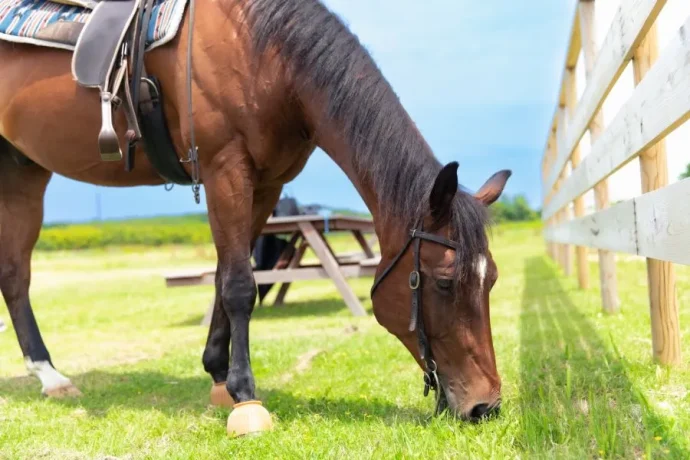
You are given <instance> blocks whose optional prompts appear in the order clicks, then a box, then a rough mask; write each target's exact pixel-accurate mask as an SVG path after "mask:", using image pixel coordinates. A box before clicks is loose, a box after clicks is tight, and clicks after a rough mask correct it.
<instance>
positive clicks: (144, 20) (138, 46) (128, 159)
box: [125, 0, 153, 171]
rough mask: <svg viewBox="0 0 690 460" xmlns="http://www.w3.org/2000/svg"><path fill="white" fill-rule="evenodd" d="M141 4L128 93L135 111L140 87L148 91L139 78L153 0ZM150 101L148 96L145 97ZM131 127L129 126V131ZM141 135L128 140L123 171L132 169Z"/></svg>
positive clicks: (135, 31)
mask: <svg viewBox="0 0 690 460" xmlns="http://www.w3.org/2000/svg"><path fill="white" fill-rule="evenodd" d="M142 1H143V4H142V6H141V7H140V8H139V12H138V14H137V19H136V24H135V28H134V31H133V37H132V38H133V44H132V79H131V82H130V93H131V95H132V107H133V108H134V110H135V111H137V110H138V107H139V98H140V91H141V89H142V86H143V87H144V91H147V90H148V86H147V85H142V82H141V78H142V73H143V71H144V53H145V50H146V37H147V36H148V29H149V22H150V20H151V12H152V10H153V0H142ZM147 96H148V99H149V100H150V98H151V96H150V94H148V95H147ZM131 128H132V127H131V126H130V129H131ZM140 135H141V133H136V136H134V138H132V139H129V142H128V144H127V153H126V155H125V170H127V171H131V170H132V169H134V149H135V146H136V143H137V141H139V139H140Z"/></svg>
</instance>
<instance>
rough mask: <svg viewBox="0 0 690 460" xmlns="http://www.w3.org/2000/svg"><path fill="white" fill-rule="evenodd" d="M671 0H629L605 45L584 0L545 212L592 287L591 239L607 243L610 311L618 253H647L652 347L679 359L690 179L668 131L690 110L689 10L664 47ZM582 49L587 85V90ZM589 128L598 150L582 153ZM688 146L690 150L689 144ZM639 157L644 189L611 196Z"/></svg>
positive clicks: (563, 259)
mask: <svg viewBox="0 0 690 460" xmlns="http://www.w3.org/2000/svg"><path fill="white" fill-rule="evenodd" d="M599 1H608V0H599ZM665 5H666V0H621V4H620V7H619V8H618V9H617V10H616V13H615V17H614V18H613V20H612V21H611V27H610V28H609V30H608V33H607V34H606V36H605V39H604V40H603V42H602V44H601V46H597V40H596V37H595V31H596V27H595V24H596V22H595V21H596V18H595V5H594V0H580V1H579V3H578V5H577V9H576V11H575V13H574V15H573V18H574V19H573V26H572V29H571V38H570V44H569V51H568V53H567V59H566V63H565V69H564V73H563V78H562V83H561V90H560V99H559V104H558V107H557V108H556V113H555V115H554V117H553V122H552V124H551V129H550V130H549V134H548V139H547V143H546V144H547V146H546V149H545V150H546V151H545V154H544V158H543V162H542V180H543V194H544V203H543V208H542V209H543V211H542V218H543V220H544V224H545V230H544V235H545V239H546V241H547V250H548V253H549V254H550V256H551V257H552V258H553V259H554V260H556V261H557V262H558V263H559V264H560V265H561V266H562V268H563V271H564V272H565V273H566V274H567V275H570V274H571V273H572V265H573V254H574V256H575V257H574V259H575V267H576V270H577V277H578V282H579V286H580V287H581V288H583V289H584V288H587V287H588V286H589V279H588V277H589V270H588V264H587V255H588V250H587V248H596V249H598V260H599V273H600V280H599V282H600V286H601V297H602V304H603V309H604V310H605V311H606V312H611V313H613V312H616V311H617V310H618V309H619V300H618V296H617V289H618V286H617V279H616V263H615V254H614V253H616V252H623V253H629V254H636V255H639V256H643V257H645V258H646V259H647V275H648V276H647V278H648V291H649V303H650V305H649V306H650V314H651V325H652V346H653V356H654V358H655V359H656V360H657V361H658V362H661V363H664V364H678V363H680V361H681V352H680V330H679V321H678V303H677V298H676V292H675V279H674V269H673V263H678V264H685V265H690V180H689V179H685V180H681V181H679V182H676V183H674V184H672V185H668V183H669V180H668V166H667V161H666V145H665V141H664V137H666V136H667V135H668V134H669V133H670V132H671V131H673V130H674V129H676V128H677V127H678V126H680V125H681V124H682V123H684V122H685V121H686V120H687V119H688V118H690V18H687V20H686V21H685V23H684V24H683V26H682V27H681V28H680V29H679V30H677V32H675V35H674V37H673V38H672V39H671V40H670V41H669V43H668V45H666V46H665V47H664V49H663V53H661V54H660V55H659V45H658V39H657V25H656V22H657V18H658V16H659V14H660V13H661V12H662V10H663V8H664V7H665ZM580 56H582V59H583V60H584V69H585V75H586V82H584V83H585V84H586V86H585V87H584V88H585V89H584V92H582V94H581V96H580V97H579V98H578V91H577V82H576V75H577V73H576V67H577V64H578V60H579V59H580ZM630 61H632V66H633V74H634V83H635V87H634V90H633V91H632V95H631V96H630V97H629V99H627V101H625V103H624V104H623V106H622V107H621V109H620V110H619V111H618V113H617V114H616V116H615V118H613V119H612V121H611V122H610V123H608V126H604V123H603V114H602V105H603V103H604V101H605V99H606V97H607V96H608V95H609V93H610V92H611V89H612V88H613V87H614V85H615V84H616V82H617V81H618V79H619V77H620V76H621V74H622V73H623V71H624V69H625V68H626V67H627V66H628V64H629V63H630ZM587 131H589V137H590V141H591V150H590V152H589V154H588V155H586V156H585V157H584V158H581V155H580V143H581V141H582V139H583V136H584V135H585V133H586V132H587ZM685 148H686V150H685V151H686V152H688V151H689V150H690V145H687V146H686V147H685ZM685 155H686V156H687V158H688V162H690V155H688V154H687V153H686V154H685ZM636 158H638V159H639V164H640V177H641V181H642V183H641V190H642V195H641V196H639V197H636V198H634V199H630V200H627V201H622V202H620V203H617V204H615V205H613V206H610V203H609V189H608V184H607V179H608V178H609V177H610V176H611V175H612V174H613V173H615V172H616V171H618V170H619V169H621V168H622V167H623V166H625V165H627V164H628V163H629V162H631V161H632V160H635V159H636ZM592 189H593V190H594V202H595V212H594V213H591V214H588V215H586V214H585V206H584V202H583V197H584V195H585V193H587V192H589V191H590V190H592Z"/></svg>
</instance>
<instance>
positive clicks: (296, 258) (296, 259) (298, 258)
mask: <svg viewBox="0 0 690 460" xmlns="http://www.w3.org/2000/svg"><path fill="white" fill-rule="evenodd" d="M308 247H309V245H308V244H307V242H306V241H302V244H300V245H299V248H298V249H297V251H296V252H295V254H294V255H293V256H292V260H290V263H289V264H288V267H287V268H297V267H299V264H300V262H302V258H303V257H304V253H305V252H307V248H308ZM288 289H290V283H283V284H282V285H281V286H280V290H279V291H278V295H277V296H276V300H275V302H273V306H274V307H277V306H280V305H283V304H284V303H285V295H286V294H287V291H288Z"/></svg>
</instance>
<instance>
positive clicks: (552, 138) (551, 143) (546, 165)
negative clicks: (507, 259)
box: [542, 130, 557, 261]
mask: <svg viewBox="0 0 690 460" xmlns="http://www.w3.org/2000/svg"><path fill="white" fill-rule="evenodd" d="M555 152H556V134H555V132H554V131H553V130H552V131H551V133H550V134H549V140H548V142H547V148H546V152H545V154H544V162H543V165H542V185H544V186H545V185H546V180H547V179H548V177H549V174H550V172H551V166H553V157H554V153H555ZM543 195H544V199H543V206H542V209H543V208H544V206H546V204H547V203H548V202H549V197H550V195H551V190H549V189H546V188H545V189H544V190H543ZM555 224H556V222H555V221H554V219H553V218H549V219H547V220H546V222H544V225H545V227H546V228H548V227H551V226H553V225H555ZM546 250H547V253H548V254H549V257H551V259H552V260H554V261H556V260H557V256H556V245H555V244H554V243H553V242H551V241H547V244H546Z"/></svg>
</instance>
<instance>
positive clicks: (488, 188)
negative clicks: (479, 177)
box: [474, 169, 513, 206]
mask: <svg viewBox="0 0 690 460" xmlns="http://www.w3.org/2000/svg"><path fill="white" fill-rule="evenodd" d="M512 174H513V172H512V171H510V170H508V169H504V170H503V171H499V172H497V173H496V174H494V175H493V176H491V177H490V178H489V180H487V181H486V182H485V183H484V185H482V188H480V189H479V191H478V192H477V193H475V194H474V197H475V198H476V199H478V200H479V201H481V202H482V203H484V205H485V206H489V205H491V204H492V203H493V202H495V201H496V200H498V198H499V197H500V196H501V193H503V189H504V188H505V186H506V182H508V179H509V178H510V176H511V175H512Z"/></svg>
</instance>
